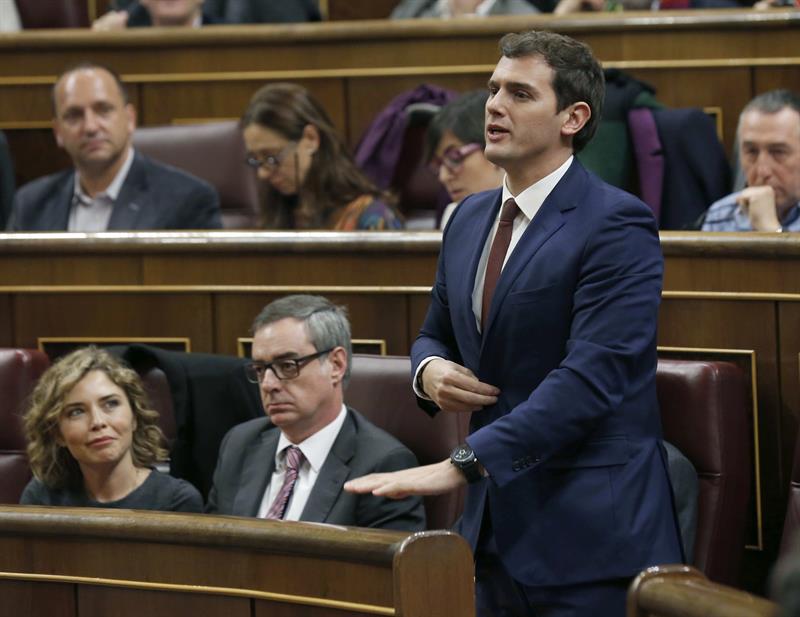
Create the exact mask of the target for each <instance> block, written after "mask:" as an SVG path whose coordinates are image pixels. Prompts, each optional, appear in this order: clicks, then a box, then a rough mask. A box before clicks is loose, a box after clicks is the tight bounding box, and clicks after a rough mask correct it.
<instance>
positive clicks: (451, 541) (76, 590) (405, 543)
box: [0, 506, 475, 617]
mask: <svg viewBox="0 0 800 617" xmlns="http://www.w3.org/2000/svg"><path fill="white" fill-rule="evenodd" d="M0 597H2V605H0V614H2V615H36V616H38V615H59V616H62V615H63V616H65V617H82V616H88V615H111V614H113V615H116V616H118V617H127V616H131V617H133V616H138V615H203V616H208V617H215V616H220V617H221V616H225V617H251V615H255V616H265V615H272V616H276V615H277V616H281V617H289V616H294V615H297V616H299V615H302V616H304V617H332V616H334V615H336V616H339V615H342V616H344V617H347V616H352V617H355V616H361V615H396V616H397V617H450V616H451V615H459V616H464V617H471V616H474V614H475V608H474V590H473V566H472V553H471V552H470V550H469V547H468V546H467V543H466V542H465V541H464V540H463V539H462V538H461V537H460V536H457V535H455V534H452V533H450V532H445V531H437V532H421V533H414V534H408V533H401V532H389V531H383V530H372V529H357V528H345V527H337V526H331V525H321V524H312V523H295V522H285V521H279V522H273V521H265V520H258V519H244V518H237V517H217V516H207V515H200V514H175V513H158V512H145V511H136V512H134V511H130V510H101V509H87V508H78V509H69V508H44V507H23V506H0Z"/></svg>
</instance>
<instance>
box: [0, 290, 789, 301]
mask: <svg viewBox="0 0 800 617" xmlns="http://www.w3.org/2000/svg"><path fill="white" fill-rule="evenodd" d="M0 289H2V288H0ZM661 297H662V298H667V299H670V300H748V301H749V300H774V301H777V302H798V301H800V293H778V292H766V291H764V292H760V291H755V292H751V291H748V292H738V291H662V292H661Z"/></svg>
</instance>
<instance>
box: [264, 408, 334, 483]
mask: <svg viewBox="0 0 800 617" xmlns="http://www.w3.org/2000/svg"><path fill="white" fill-rule="evenodd" d="M346 417H347V408H346V407H345V406H344V405H342V408H341V409H340V410H339V415H337V416H336V418H334V420H333V422H330V423H329V424H327V425H326V426H324V427H322V428H321V429H320V430H318V431H317V432H316V433H314V434H313V435H311V436H310V437H308V438H307V439H305V440H304V441H301V442H300V443H297V444H292V442H291V441H289V439H288V438H287V437H286V435H284V434H283V431H281V436H280V437H279V438H278V449H277V450H275V467H276V469H277V468H278V466H279V465H283V462H284V460H285V456H284V455H283V451H284V450H285V449H286V448H288V447H289V446H291V445H295V446H297V447H298V448H300V451H301V452H302V453H303V456H304V457H305V458H306V460H307V461H308V464H309V465H310V466H311V469H312V470H313V471H314V472H315V473H319V470H320V469H321V468H322V464H323V463H324V462H325V459H326V458H328V452H330V450H331V448H332V447H333V442H334V441H336V437H338V436H339V431H340V430H341V428H342V425H343V424H344V420H345V418H346ZM279 455H280V456H279Z"/></svg>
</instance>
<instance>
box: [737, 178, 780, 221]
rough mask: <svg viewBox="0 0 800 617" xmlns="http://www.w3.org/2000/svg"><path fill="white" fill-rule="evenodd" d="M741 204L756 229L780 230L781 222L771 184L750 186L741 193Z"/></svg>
mask: <svg viewBox="0 0 800 617" xmlns="http://www.w3.org/2000/svg"><path fill="white" fill-rule="evenodd" d="M737 201H738V202H739V206H740V207H741V208H742V210H743V211H744V212H746V213H747V216H748V217H749V219H750V225H751V226H752V227H753V230H754V231H779V230H780V227H781V223H780V221H779V220H778V211H777V208H776V207H775V191H774V190H773V188H772V187H771V186H748V187H747V188H746V189H744V190H743V191H742V192H741V194H740V195H739V197H738V199H737Z"/></svg>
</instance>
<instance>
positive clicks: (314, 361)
mask: <svg viewBox="0 0 800 617" xmlns="http://www.w3.org/2000/svg"><path fill="white" fill-rule="evenodd" d="M253 332H254V338H253V350H252V354H253V363H252V364H250V365H249V366H248V367H247V368H248V374H249V376H250V377H251V378H252V379H253V380H254V381H256V382H258V383H259V384H260V390H261V398H262V402H263V404H264V410H265V412H266V414H267V416H268V417H267V418H258V419H256V420H250V421H249V422H245V423H243V424H240V425H238V426H235V427H234V428H233V429H231V431H230V432H229V433H228V434H227V435H226V437H225V439H224V440H223V442H222V445H221V446H220V452H219V458H218V461H217V469H216V471H215V472H214V486H213V488H212V489H211V493H210V494H209V499H208V506H207V511H208V512H211V513H217V514H233V515H239V516H258V517H261V518H275V519H281V518H283V519H287V520H302V521H313V522H321V523H333V524H339V525H353V526H358V527H380V528H384V529H398V530H408V531H414V530H421V529H424V528H425V514H424V510H423V507H422V502H421V500H420V498H419V497H408V498H406V499H402V500H400V501H394V500H391V499H388V498H386V497H376V496H374V495H354V494H352V493H346V492H344V491H343V490H342V486H343V485H344V483H345V482H346V481H347V480H349V479H351V478H355V477H357V476H361V475H364V474H368V473H373V472H382V471H396V470H399V469H406V468H408V467H415V466H416V465H417V461H416V459H415V458H414V455H413V454H412V453H411V452H410V451H409V450H408V449H407V448H406V447H405V446H403V445H402V444H401V443H400V442H399V441H397V440H396V439H395V438H394V437H392V436H391V435H389V434H388V433H385V432H384V431H382V430H381V429H379V428H377V427H376V426H374V425H372V424H371V423H370V422H368V421H367V420H366V419H365V418H364V417H363V416H361V415H360V414H359V413H358V412H356V411H355V410H353V409H349V408H346V407H345V406H344V404H343V394H342V387H343V382H344V381H345V380H346V379H347V376H348V375H349V366H350V356H351V349H350V326H349V323H348V322H347V317H346V315H345V313H344V311H343V310H342V309H340V308H339V307H336V306H334V305H333V304H331V303H330V302H328V301H327V300H326V299H325V298H321V297H319V296H306V295H299V296H287V297H285V298H282V299H280V300H276V301H275V302H273V303H271V304H269V305H267V307H266V308H265V309H264V310H263V311H262V312H261V314H260V315H259V316H258V317H256V320H255V322H254V324H253ZM387 404H391V402H388V401H387ZM297 449H299V452H298V451H297Z"/></svg>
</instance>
